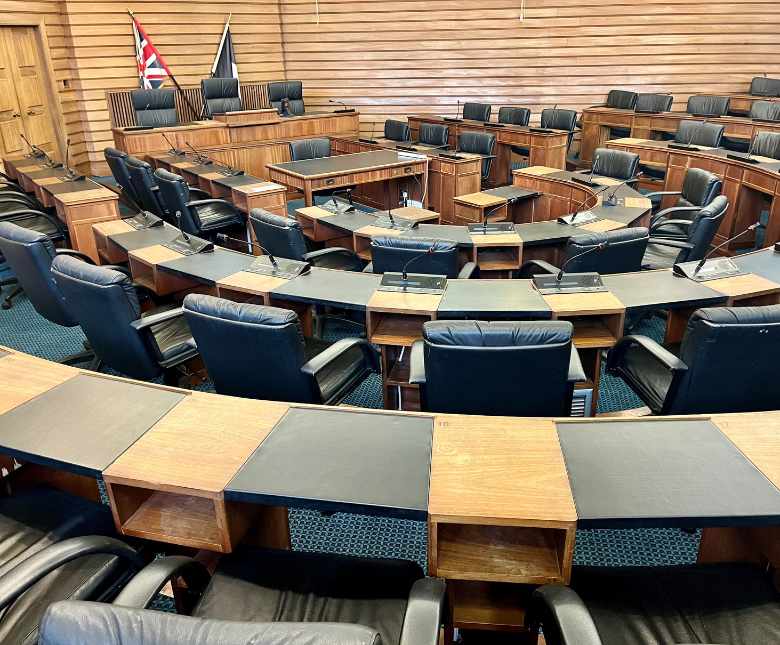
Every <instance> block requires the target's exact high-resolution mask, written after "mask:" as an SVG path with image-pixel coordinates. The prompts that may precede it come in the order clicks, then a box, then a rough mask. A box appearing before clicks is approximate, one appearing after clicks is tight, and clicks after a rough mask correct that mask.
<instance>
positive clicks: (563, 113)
mask: <svg viewBox="0 0 780 645" xmlns="http://www.w3.org/2000/svg"><path fill="white" fill-rule="evenodd" d="M576 122H577V111H576V110H564V109H562V108H547V109H545V110H542V127H543V128H551V129H553V130H568V131H569V132H571V131H572V130H574V124H575V123H576Z"/></svg>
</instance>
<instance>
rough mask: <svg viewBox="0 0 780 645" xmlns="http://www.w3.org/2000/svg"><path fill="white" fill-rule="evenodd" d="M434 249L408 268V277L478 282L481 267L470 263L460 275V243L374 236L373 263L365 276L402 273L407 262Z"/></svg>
mask: <svg viewBox="0 0 780 645" xmlns="http://www.w3.org/2000/svg"><path fill="white" fill-rule="evenodd" d="M430 249H434V251H433V252H432V253H427V254H426V255H423V256H422V257H420V259H418V260H415V261H414V264H411V265H409V273H426V274H430V275H444V276H447V278H449V279H450V280H453V279H455V278H458V279H459V280H467V279H470V278H479V267H478V266H477V264H476V263H475V262H467V263H466V264H465V265H464V266H463V268H462V269H461V270H460V271H458V243H457V242H451V241H450V240H439V239H434V238H426V237H403V236H397V235H372V236H371V263H370V264H369V265H368V266H367V267H366V268H365V269H364V271H365V273H376V274H378V275H383V274H384V273H386V272H387V271H394V272H397V273H400V272H401V271H403V268H404V266H405V265H406V264H407V262H410V261H411V260H413V259H414V258H416V257H419V256H420V255H421V254H422V253H425V252H426V251H430Z"/></svg>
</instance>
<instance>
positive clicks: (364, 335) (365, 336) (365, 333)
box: [358, 329, 368, 338]
mask: <svg viewBox="0 0 780 645" xmlns="http://www.w3.org/2000/svg"><path fill="white" fill-rule="evenodd" d="M358 336H360V338H368V333H367V332H366V330H365V329H361V330H360V333H359V334H358Z"/></svg>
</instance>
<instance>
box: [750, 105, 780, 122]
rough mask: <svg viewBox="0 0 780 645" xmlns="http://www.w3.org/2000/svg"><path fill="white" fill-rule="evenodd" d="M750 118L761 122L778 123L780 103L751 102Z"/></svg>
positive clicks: (779, 119)
mask: <svg viewBox="0 0 780 645" xmlns="http://www.w3.org/2000/svg"><path fill="white" fill-rule="evenodd" d="M750 118H751V119H759V120H761V121H780V101H753V105H751V106H750Z"/></svg>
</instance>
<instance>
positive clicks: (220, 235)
mask: <svg viewBox="0 0 780 645" xmlns="http://www.w3.org/2000/svg"><path fill="white" fill-rule="evenodd" d="M217 239H218V240H219V241H220V242H226V241H227V240H230V241H231V242H240V243H241V244H246V245H247V246H248V247H249V248H250V250H251V249H252V247H253V246H256V247H257V248H258V249H260V250H261V251H262V252H263V253H265V254H266V255H267V256H268V261H269V262H270V263H271V266H272V267H273V268H274V269H276V270H277V271H281V269H280V268H279V265H278V264H277V263H276V258H275V257H274V256H273V254H272V253H271V252H270V251H269V250H268V249H267V248H265V247H264V246H261V245H260V244H258V243H257V242H250V241H249V240H242V239H239V238H237V237H228V236H227V235H225V234H224V233H217Z"/></svg>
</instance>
